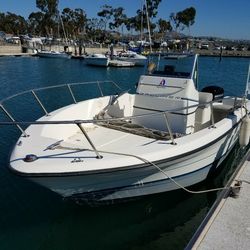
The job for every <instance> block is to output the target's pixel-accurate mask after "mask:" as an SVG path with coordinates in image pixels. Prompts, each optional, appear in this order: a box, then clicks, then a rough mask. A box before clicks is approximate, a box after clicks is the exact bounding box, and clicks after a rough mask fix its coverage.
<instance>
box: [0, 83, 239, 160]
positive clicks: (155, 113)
mask: <svg viewBox="0 0 250 250" xmlns="http://www.w3.org/2000/svg"><path fill="white" fill-rule="evenodd" d="M104 83H109V84H113V85H114V86H115V87H116V88H117V89H118V90H119V91H120V92H121V93H122V94H124V93H125V92H124V91H123V92H122V88H121V87H120V86H119V85H118V84H116V83H115V82H113V81H96V82H84V83H70V84H61V85H54V86H49V87H43V88H37V89H32V90H27V91H23V92H21V93H18V94H15V95H12V96H10V97H7V98H5V99H3V100H1V101H0V108H1V110H2V111H3V112H4V113H5V115H6V116H7V117H8V118H9V119H10V121H0V125H15V126H16V127H17V128H18V129H19V130H20V131H21V133H22V135H23V136H24V137H27V136H29V135H27V133H26V132H25V131H24V129H23V128H22V127H21V125H57V124H75V125H77V126H78V128H79V129H80V130H81V132H82V133H83V135H84V136H85V138H86V139H87V141H88V142H89V144H90V146H91V147H92V149H93V151H94V152H95V154H96V157H97V158H98V159H101V158H102V156H101V155H100V153H99V152H98V150H97V149H96V147H95V146H94V144H93V142H92V141H91V139H90V137H89V136H88V134H87V132H86V130H85V129H84V127H83V126H82V124H87V123H93V124H98V123H109V122H111V121H121V120H123V121H131V120H132V119H133V118H140V117H145V116H152V117H153V116H158V115H159V114H162V115H163V116H164V118H165V122H166V128H167V131H168V133H169V136H170V140H171V141H172V143H171V144H173V145H176V142H175V139H174V134H173V132H172V129H171V126H170V123H169V119H168V115H169V114H171V113H175V112H178V111H184V110H188V109H190V108H197V107H199V106H204V105H210V106H211V127H212V128H215V125H214V124H215V121H214V114H213V113H214V112H213V103H214V102H215V101H211V102H206V103H202V104H195V105H190V106H186V107H184V108H176V109H171V110H170V109H169V110H164V111H153V112H151V113H147V114H141V115H135V116H126V117H121V118H112V117H111V118H105V119H96V118H94V119H90V120H61V121H16V120H15V119H14V117H13V116H12V115H11V114H10V112H9V111H8V110H7V109H6V107H5V106H4V103H5V102H6V101H8V100H11V99H13V98H16V97H18V96H22V95H24V94H27V93H31V94H32V95H33V97H34V98H35V100H36V101H37V103H38V105H39V106H40V107H41V108H42V110H43V111H44V113H45V115H46V116H48V115H49V112H48V111H47V110H46V107H45V106H44V104H43V103H42V101H41V99H40V98H39V96H38V92H39V91H42V90H48V89H55V88H62V87H66V88H67V89H68V91H69V93H70V96H71V98H72V100H73V103H74V104H77V100H76V98H75V95H74V92H73V90H72V86H76V85H85V86H86V85H87V84H96V85H97V87H98V89H99V92H100V96H102V97H103V96H104V94H103V90H102V88H101V84H104ZM122 94H117V96H116V97H115V98H114V99H115V100H117V99H118V98H119V97H120V96H121V95H122ZM117 97H118V98H117ZM216 101H218V100H216ZM111 103H112V100H111ZM241 107H242V108H243V104H242V105H241ZM235 108H238V107H236V102H235V106H234V109H235Z"/></svg>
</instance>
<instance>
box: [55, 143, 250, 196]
mask: <svg viewBox="0 0 250 250" xmlns="http://www.w3.org/2000/svg"><path fill="white" fill-rule="evenodd" d="M59 147H60V148H63V149H70V150H72V149H74V150H82V149H81V148H70V147H64V146H59ZM88 150H89V151H92V152H93V150H91V149H88ZM98 152H99V153H105V154H114V155H121V156H128V157H134V158H136V159H138V160H140V161H142V162H144V163H146V164H150V165H152V166H153V167H155V168H156V169H158V170H159V171H160V172H161V173H162V174H163V175H165V176H166V177H167V178H168V179H169V180H170V181H172V182H173V183H174V184H175V185H176V186H178V187H179V188H181V189H183V190H184V191H186V192H188V193H191V194H204V193H209V192H216V191H221V190H230V189H234V188H237V189H238V188H239V187H241V186H236V187H231V186H225V187H219V188H212V189H206V190H199V191H194V190H190V189H188V188H186V187H184V186H182V185H181V184H180V183H179V182H177V181H176V180H174V178H172V177H171V176H169V175H168V174H167V173H166V171H164V170H163V169H161V168H160V167H159V166H158V165H157V164H155V163H153V162H151V161H149V160H147V159H145V158H143V157H140V156H137V155H133V154H126V153H118V152H112V151H102V150H98ZM245 182H246V181H245ZM249 184H250V183H249Z"/></svg>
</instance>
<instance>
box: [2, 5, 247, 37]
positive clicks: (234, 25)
mask: <svg viewBox="0 0 250 250" xmlns="http://www.w3.org/2000/svg"><path fill="white" fill-rule="evenodd" d="M141 1H142V0H59V2H60V4H59V7H60V9H61V10H62V9H63V8H65V7H69V8H72V9H74V8H82V9H84V10H85V11H86V13H87V16H88V17H89V18H90V17H96V13H97V12H98V11H99V10H100V7H101V6H102V5H104V4H109V5H111V6H113V7H118V6H122V7H123V8H125V10H126V11H125V12H126V14H127V15H128V16H132V15H135V12H136V10H137V9H138V8H140V6H141ZM191 6H193V7H194V8H195V9H196V11H197V14H196V21H195V24H194V25H193V26H192V27H191V34H193V35H195V36H217V37H224V38H230V39H231V38H232V39H249V40H250V0H162V2H161V4H160V6H159V14H158V17H161V18H164V19H168V18H169V15H170V13H172V12H178V11H181V10H183V9H185V8H187V7H191ZM7 11H9V12H14V13H16V14H19V15H21V16H24V17H25V18H27V17H28V16H29V14H30V13H31V12H34V11H38V9H37V8H36V0H0V12H7Z"/></svg>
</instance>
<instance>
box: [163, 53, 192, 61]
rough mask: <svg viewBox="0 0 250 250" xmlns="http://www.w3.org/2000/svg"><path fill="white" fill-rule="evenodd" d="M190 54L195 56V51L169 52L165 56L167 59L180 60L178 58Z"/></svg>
mask: <svg viewBox="0 0 250 250" xmlns="http://www.w3.org/2000/svg"><path fill="white" fill-rule="evenodd" d="M188 56H193V53H167V54H166V55H165V56H164V58H165V59H174V60H178V59H183V58H186V57H188Z"/></svg>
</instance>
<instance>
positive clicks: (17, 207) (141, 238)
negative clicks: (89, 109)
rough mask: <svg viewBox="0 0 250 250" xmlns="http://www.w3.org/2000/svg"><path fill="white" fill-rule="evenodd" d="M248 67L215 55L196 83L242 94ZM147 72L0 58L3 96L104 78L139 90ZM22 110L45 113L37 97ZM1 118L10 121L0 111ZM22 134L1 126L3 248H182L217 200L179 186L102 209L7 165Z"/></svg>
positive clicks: (204, 61)
mask: <svg viewBox="0 0 250 250" xmlns="http://www.w3.org/2000/svg"><path fill="white" fill-rule="evenodd" d="M247 68H248V59H241V58H239V59H236V58H225V59H223V60H222V61H221V62H219V60H218V58H209V57H206V58H205V57H204V58H200V60H199V87H200V88H202V87H204V86H206V85H220V86H222V87H224V88H225V90H226V94H237V95H242V94H243V92H244V89H245V82H246V77H247ZM143 71H144V70H143V69H142V68H131V69H115V68H113V69H104V68H93V67H87V66H85V64H84V62H83V61H78V60H54V59H39V58H19V57H17V58H15V57H12V58H11V57H9V58H0V87H1V91H0V99H2V98H5V97H7V96H9V95H12V94H14V93H17V92H19V91H23V90H27V89H31V88H36V87H44V86H49V85H52V84H53V85H54V84H60V83H72V82H82V81H94V80H104V79H106V80H107V79H109V80H113V81H115V82H117V83H120V85H121V86H122V87H123V89H131V90H132V91H134V85H135V83H136V82H137V80H138V77H139V75H140V74H142V73H143ZM75 91H76V94H78V95H80V94H81V95H85V97H86V96H91V92H89V89H88V88H86V89H85V90H83V93H80V92H78V91H77V90H76V89H75ZM62 95H63V93H60V92H57V93H56V95H55V96H54V98H51V100H50V101H52V104H51V105H52V106H53V105H55V106H56V105H57V104H56V102H55V100H56V99H57V98H56V97H58V96H62ZM44 98H48V97H47V96H44ZM65 99H66V98H65ZM45 100H47V99H45ZM20 101H21V102H22V101H26V100H20ZM65 102H66V100H65ZM52 106H51V107H50V108H52V109H53V108H54V106H53V107H52ZM8 108H10V109H12V111H13V112H14V114H15V115H16V116H15V117H18V115H20V113H19V112H21V110H20V111H19V109H18V108H19V106H17V105H14V104H13V103H9V105H8ZM24 112H27V113H28V115H29V116H28V115H27V119H29V117H30V116H31V117H32V118H33V117H36V116H39V115H41V114H42V113H41V111H34V108H33V103H32V102H30V103H29V106H28V108H27V107H26V110H24ZM39 112H40V113H39ZM0 118H1V119H6V118H5V117H3V115H2V114H0ZM17 136H19V132H18V131H17V130H16V129H15V128H14V127H1V129H0V152H1V154H0V190H1V192H0V249H1V250H4V249H25V250H26V249H32V250H35V249H39V250H43V249H46V250H48V249H60V250H63V249H84V250H89V249H95V250H96V249H109V250H112V249H116V250H117V249H133V250H142V249H143V250H144V249H147V250H148V249H159V250H160V249H164V250H166V249H183V248H184V247H185V245H186V244H187V243H188V241H189V240H190V238H191V237H192V235H193V233H194V232H195V230H196V229H197V227H198V225H199V223H200V222H201V221H202V219H203V218H204V216H205V215H206V213H207V211H208V209H209V207H210V206H211V205H212V204H213V201H214V200H215V198H216V194H215V193H213V194H212V193H209V194H202V195H190V194H187V193H185V192H184V191H181V190H178V191H173V192H169V193H165V194H160V195H153V196H149V197H146V198H142V199H138V200H136V201H130V202H127V203H123V204H116V205H109V206H99V207H89V206H87V205H77V204H75V203H73V202H71V201H64V200H62V199H61V198H60V197H59V196H57V195H56V194H54V193H52V192H50V191H48V190H46V189H45V188H42V187H39V186H37V185H35V184H33V183H31V182H29V181H26V180H24V179H21V178H19V177H17V176H14V175H13V174H12V173H10V172H9V171H8V169H7V165H8V157H9V153H10V151H11V147H12V146H13V144H14V143H15V141H16V139H17ZM243 155H244V152H243V151H242V150H240V149H239V147H238V146H236V147H235V149H234V150H233V152H232V153H231V154H230V156H229V157H228V159H227V160H226V161H225V162H224V164H223V166H222V167H221V168H220V169H219V171H218V172H217V174H216V175H215V176H214V177H213V178H210V179H208V180H206V181H205V182H203V183H200V184H198V185H196V186H194V187H192V188H193V189H196V190H200V189H206V188H211V187H215V186H217V187H218V186H221V185H223V184H224V183H225V182H226V181H227V180H228V179H229V178H230V175H231V174H232V172H233V169H234V168H235V167H236V165H237V163H238V162H239V160H240V159H241V158H242V156H243Z"/></svg>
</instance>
